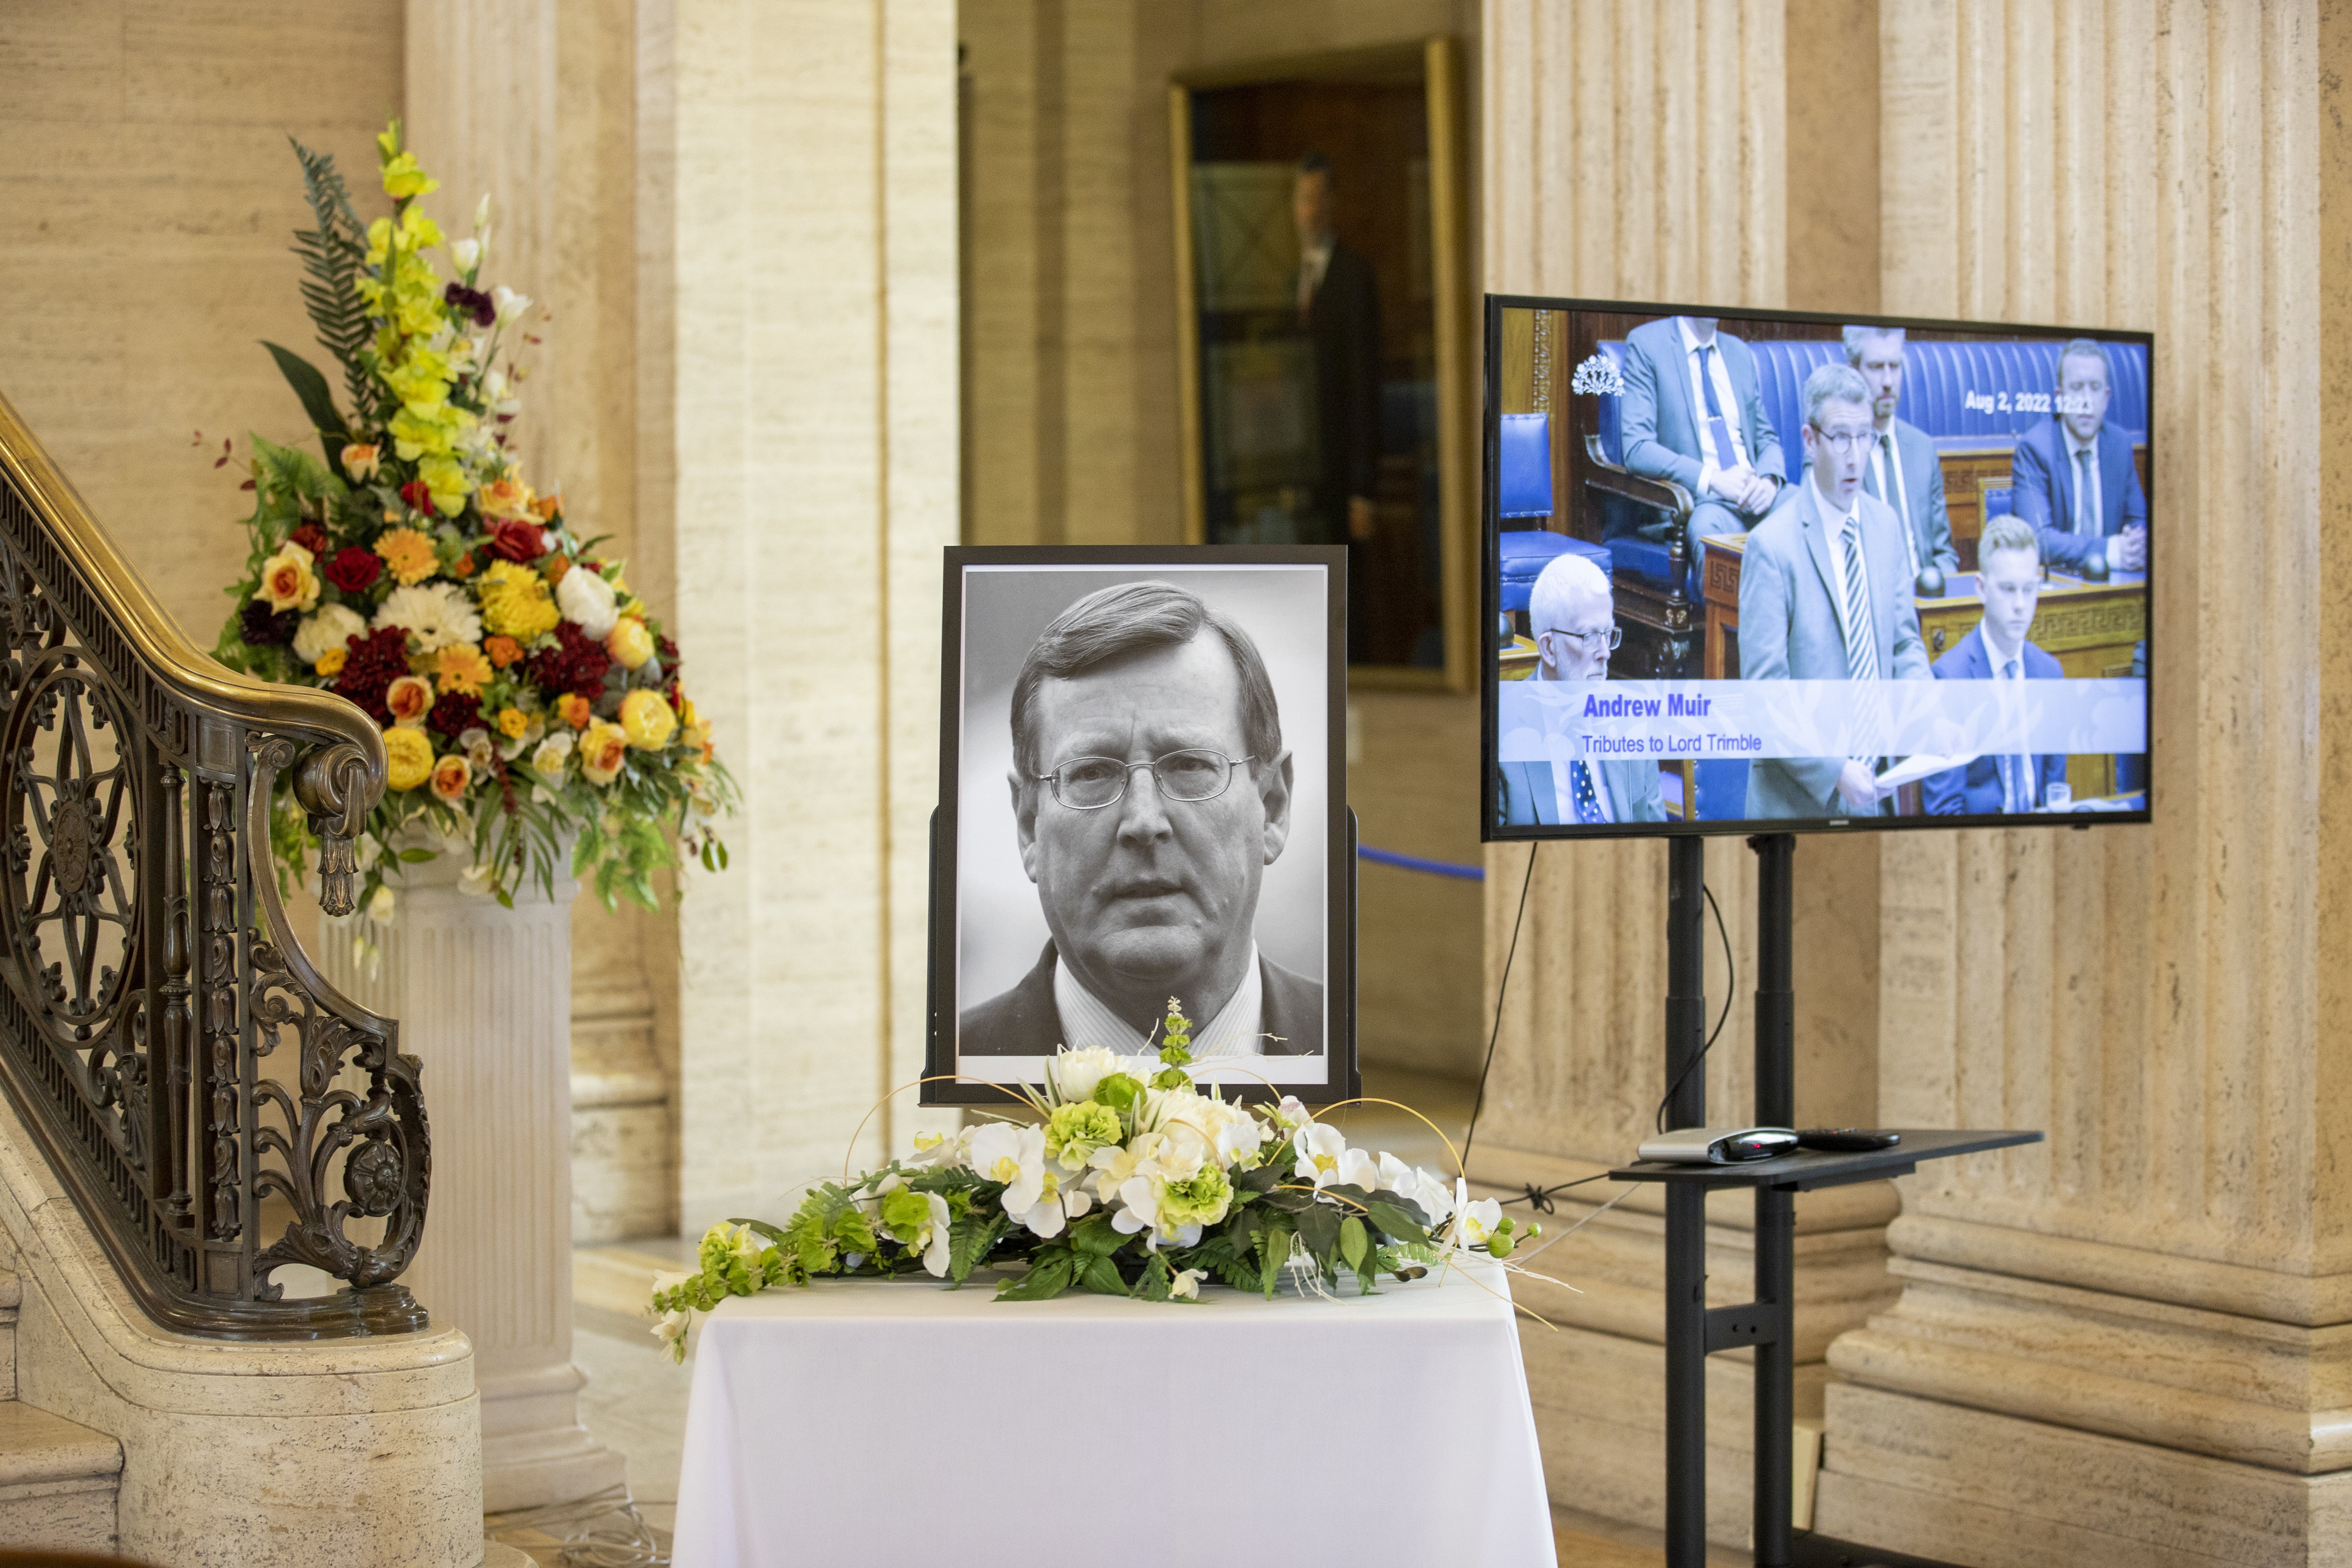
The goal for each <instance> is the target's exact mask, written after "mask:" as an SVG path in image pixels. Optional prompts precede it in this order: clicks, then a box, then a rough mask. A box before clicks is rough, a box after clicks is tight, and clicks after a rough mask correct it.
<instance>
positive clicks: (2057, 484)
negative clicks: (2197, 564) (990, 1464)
mask: <svg viewBox="0 0 2352 1568" xmlns="http://www.w3.org/2000/svg"><path fill="white" fill-rule="evenodd" d="M2113 384H2114V376H2113V375H2112V374H2110V369H2109V366H2108V363H2107V351H2106V350H2105V348H2103V347H2101V346H2100V345H2099V344H2098V343H2097V342H2094V341H2093V340H2091V339H2089V338H2076V339H2075V340H2074V342H2070V343H2068V344H2067V345H2066V346H2065V347H2064V348H2063V349H2062V350H2060V351H2059V353H2058V412H2057V413H2055V414H2053V415H2052V416H2051V417H2050V419H2049V420H2048V421H2047V422H2046V423H2044V424H2041V425H2037V426H2034V427H2033V428H2032V429H2031V430H2028V431H2027V432H2026V433H2025V434H2024V435H2022V436H2021V437H2018V439H2017V453H2016V456H2015V457H2014V458H2012V459H2011V468H2010V486H2011V489H2010V510H2012V511H2014V512H2015V513H2016V514H2017V515H2018V516H2020V517H2021V518H2023V519H2024V520H2025V521H2028V522H2030V523H2032V525H2033V526H2034V528H2035V529H2036V530H2037V531H2039V532H2040V533H2041V536H2042V560H2043V561H2045V562H2047V563H2049V564H2050V565H2052V566H2054V567H2056V568H2058V569H2059V570H2061V571H2064V572H2077V571H2080V570H2081V569H2082V565H2083V563H2084V561H2085V560H2087V559H2088V558H2090V557H2091V556H2093V555H2100V556H2102V557H2103V558H2104V559H2105V562H2106V563H2107V565H2108V566H2109V567H2110V568H2112V569H2114V570H2116V571H2120V572H2145V571H2147V491H2145V490H2143V489H2140V483H2139V470H2138V469H2137V468H2135V467H2134V466H2133V464H2132V444H2131V437H2129V436H2126V434H2125V433H2124V432H2122V431H2120V430H2117V429H2115V428H2113V427H2112V426H2109V425H2108V424H2107V400H2108V397H2109V396H2110V395H2111V390H2112V387H2113Z"/></svg>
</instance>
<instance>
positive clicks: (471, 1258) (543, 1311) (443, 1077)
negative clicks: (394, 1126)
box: [320, 850, 625, 1514]
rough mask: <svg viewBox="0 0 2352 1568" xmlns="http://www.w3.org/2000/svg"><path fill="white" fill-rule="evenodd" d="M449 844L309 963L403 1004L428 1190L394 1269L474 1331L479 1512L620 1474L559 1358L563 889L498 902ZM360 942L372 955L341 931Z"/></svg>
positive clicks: (381, 1006)
mask: <svg viewBox="0 0 2352 1568" xmlns="http://www.w3.org/2000/svg"><path fill="white" fill-rule="evenodd" d="M466 860H467V857H466V855H465V853H464V852H463V851H462V850H458V851H456V852H444V853H442V854H441V855H439V856H438V857H437V858H435V859H433V860H430V861H425V862H422V863H419V864H415V865H411V866H409V867H407V868H405V871H406V875H405V876H404V878H403V879H401V881H400V882H399V883H398V884H397V887H398V891H397V893H396V894H395V897H396V900H397V903H396V908H395V911H394V917H393V919H392V921H390V922H389V923H388V924H378V923H376V922H374V921H369V920H366V919H365V918H364V917H361V916H352V917H351V918H349V919H346V920H341V921H325V922H323V925H324V935H323V937H322V939H321V942H320V947H321V949H322V952H321V963H320V967H321V968H322V969H323V970H324V971H325V972H326V973H327V976H328V978H329V979H330V980H331V981H332V982H333V984H335V985H336V986H338V987H339V988H341V990H342V991H343V992H344V993H345V994H348V995H350V996H352V998H353V999H355V1000H357V1001H360V1002H362V1003H363V1004H365V1005H367V1006H369V1007H372V1008H373V1009H374V1010H375V1011H377V1012H379V1013H382V1014H384V1015H386V1016H390V1017H394V1018H397V1019H399V1020H400V1043H401V1048H402V1049H403V1050H404V1051H407V1052H409V1053H411V1054H413V1055H415V1056H416V1057H417V1058H421V1059H422V1061H423V1062H424V1064H425V1078H424V1081H425V1085H426V1086H427V1087H426V1089H425V1096H426V1100H425V1103H426V1104H427V1106H428V1107H429V1108H430V1110H431V1114H432V1118H433V1195H432V1204H431V1206H430V1209H429V1210H428V1212H427V1215H426V1222H425V1240H424V1242H423V1244H422V1245H421V1246H420V1247H418V1248H417V1253H416V1261H415V1263H414V1264H412V1265H411V1266H410V1268H409V1270H408V1273H407V1274H406V1276H405V1277H404V1279H405V1282H406V1284H407V1285H408V1287H409V1288H410V1289H412V1290H414V1291H415V1294H416V1298H417V1300H420V1301H422V1302H424V1303H425V1308H426V1310H428V1311H430V1312H431V1313H432V1314H433V1321H434V1322H435V1323H436V1325H441V1324H447V1325H451V1326H454V1327H457V1328H459V1329H462V1330H464V1331H465V1332H466V1336H467V1338H468V1339H469V1340H471V1341H472V1342H473V1344H474V1366H475V1382H476V1385H477V1386H478V1388H479V1389H480V1391H481V1396H482V1508H483V1510H484V1511H485V1512H488V1513H493V1514H496V1513H505V1512H508V1511H509V1510H515V1509H525V1508H538V1507H541V1506H545V1505H548V1504H552V1503H562V1502H573V1501H577V1500H582V1499H584V1498H589V1497H593V1496H594V1495H596V1494H597V1493H599V1492H601V1491H604V1489H607V1488H610V1487H614V1486H618V1485H620V1484H622V1482H623V1480H624V1479H625V1476H624V1471H623V1462H622V1458H621V1456H620V1455H618V1454H615V1453H614V1452H613V1451H612V1450H610V1449H608V1448H606V1447H603V1446H602V1445H601V1444H599V1443H597V1442H596V1441H595V1439H594V1438H593V1437H591V1436H589V1435H588V1431H587V1429H586V1428H585V1427H584V1426H582V1425H581V1424H580V1416H579V1393H580V1389H581V1386H582V1385H583V1384H584V1383H585V1382H586V1381H587V1378H586V1375H585V1374H584V1373H582V1372H581V1371H580V1369H579V1368H578V1367H576V1366H574V1365H573V1364H572V1182H571V1168H572V1167H571V1160H570V1158H569V1156H570V1151H571V1142H572V1032H571V1005H572V994H571V990H572V925H571V920H572V898H573V895H574V893H575V892H576V891H577V889H576V888H575V886H574V884H573V883H572V880H571V879H570V878H568V877H567V878H562V879H558V880H557V881H556V883H555V886H554V889H553V896H552V897H551V896H549V894H548V893H546V892H543V891H541V889H539V888H538V887H537V886H536V884H534V883H533V882H531V881H530V880H529V879H526V880H525V883H524V885H523V886H522V887H521V888H520V889H517V891H516V893H515V898H514V904H515V907H514V908H513V909H511V910H509V909H506V908H504V907H502V906H501V905H499V903H498V901H497V900H493V899H490V898H487V897H480V896H475V895H470V894H467V893H462V892H460V891H458V889H457V877H458V873H459V872H460V870H461V869H462V868H464V866H465V864H466ZM357 938H364V939H366V940H368V941H369V942H373V945H374V948H375V952H374V953H373V955H372V956H371V955H369V954H366V953H364V952H360V951H358V950H357V949H356V948H355V942H354V939H357Z"/></svg>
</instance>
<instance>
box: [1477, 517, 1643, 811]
mask: <svg viewBox="0 0 2352 1568" xmlns="http://www.w3.org/2000/svg"><path fill="white" fill-rule="evenodd" d="M1528 626H1529V627H1530V628H1531V629H1532V630H1533V631H1534V632H1535V637H1536V658H1537V661H1538V662H1537V665H1536V676H1535V678H1536V679H1538V680H1606V679H1609V654H1610V650H1611V649H1612V648H1614V647H1616V646H1617V644H1618V641H1619V639H1620V638H1621V637H1622V636H1623V634H1622V633H1621V632H1620V631H1619V630H1618V629H1617V613H1616V605H1615V600H1614V599H1613V598H1612V595H1611V594H1610V590H1609V579H1608V578H1606V577H1604V576H1602V575H1601V568H1600V567H1598V566H1596V565H1594V564H1593V563H1591V561H1588V560H1586V559H1585V558H1584V557H1583V556H1581V555H1559V556H1555V557H1554V558H1553V559H1552V563H1551V564H1550V565H1549V566H1547V567H1545V568H1544V569H1543V572H1542V574H1540V575H1539V576H1538V577H1537V578H1536V581H1535V586H1534V587H1533V588H1531V589H1530V590H1528ZM1495 815H1496V817H1497V818H1498V819H1499V820H1500V821H1501V822H1502V823H1503V824H1504V825H1505V826H1515V827H1527V826H1534V825H1535V824H1537V823H1549V824H1554V825H1557V824H1560V823H1583V824H1586V825H1594V824H1600V823H1607V822H1664V820H1665V819H1666V813H1665V808H1664V806H1663V805H1661V804H1660V799H1659V795H1658V765H1657V763H1652V762H1645V761H1643V760H1642V759H1640V758H1638V757H1637V758H1634V759H1633V760H1632V761H1621V760H1618V759H1614V758H1603V759H1598V760H1594V761H1591V762H1588V761H1586V760H1585V759H1583V758H1581V757H1578V758H1575V759H1573V760H1571V761H1569V762H1565V763H1559V762H1552V763H1546V762H1534V763H1498V764H1497V765H1496V802H1495Z"/></svg>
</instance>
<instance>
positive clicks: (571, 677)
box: [524, 621, 613, 701]
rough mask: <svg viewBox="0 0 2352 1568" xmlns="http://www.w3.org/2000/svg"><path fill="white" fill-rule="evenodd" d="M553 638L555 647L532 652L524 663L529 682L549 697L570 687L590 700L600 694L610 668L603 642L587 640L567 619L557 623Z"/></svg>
mask: <svg viewBox="0 0 2352 1568" xmlns="http://www.w3.org/2000/svg"><path fill="white" fill-rule="evenodd" d="M555 642H556V646H555V647H543V648H541V649H540V650H539V651H538V652H537V653H535V654H532V655H531V656H530V660H529V661H528V662H527V663H526V664H525V665H524V668H525V669H527V670H529V671H530V679H531V680H532V682H533V683H534V684H535V685H537V686H538V688H539V689H541V691H543V692H545V693H546V694H547V695H548V696H550V697H561V696H562V694H563V693H565V692H567V691H572V692H577V693H578V694H579V695H581V696H582V697H585V698H587V699H588V700H590V701H593V700H596V699H597V698H598V697H600V696H602V695H604V675H605V672H606V671H608V670H610V669H611V668H613V656H612V655H611V654H608V653H606V652H605V651H604V644H603V643H600V642H593V641H591V640H590V639H589V638H588V637H585V636H583V634H582V633H581V630H580V628H579V627H578V626H573V625H572V623H571V622H570V621H562V622H559V623H557V625H556V628H555Z"/></svg>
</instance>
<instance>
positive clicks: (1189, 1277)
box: [1168, 1268, 1209, 1301]
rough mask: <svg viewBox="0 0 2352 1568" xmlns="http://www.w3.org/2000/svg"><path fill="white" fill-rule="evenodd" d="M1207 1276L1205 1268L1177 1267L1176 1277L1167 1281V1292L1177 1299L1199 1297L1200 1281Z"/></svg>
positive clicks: (1190, 1299) (1196, 1298)
mask: <svg viewBox="0 0 2352 1568" xmlns="http://www.w3.org/2000/svg"><path fill="white" fill-rule="evenodd" d="M1208 1277H1209V1271H1208V1270H1207V1269H1205V1268H1179V1269H1178V1270H1176V1278H1175V1279H1171V1280H1170V1281H1168V1294H1169V1295H1170V1296H1171V1298H1173V1299H1174V1300H1179V1301H1197V1300H1200V1299H1201V1281H1202V1280H1203V1279H1207V1278H1208Z"/></svg>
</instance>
